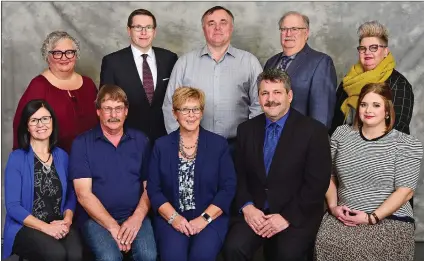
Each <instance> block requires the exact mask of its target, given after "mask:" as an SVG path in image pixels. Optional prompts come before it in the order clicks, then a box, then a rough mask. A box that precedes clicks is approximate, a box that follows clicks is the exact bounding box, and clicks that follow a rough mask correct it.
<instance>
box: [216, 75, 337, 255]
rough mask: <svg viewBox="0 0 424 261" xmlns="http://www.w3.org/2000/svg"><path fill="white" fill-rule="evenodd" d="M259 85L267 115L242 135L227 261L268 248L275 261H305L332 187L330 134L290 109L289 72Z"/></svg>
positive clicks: (260, 80)
mask: <svg viewBox="0 0 424 261" xmlns="http://www.w3.org/2000/svg"><path fill="white" fill-rule="evenodd" d="M257 83H258V89H259V103H260V105H261V107H262V110H263V111H264V112H265V113H264V114H261V115H259V116H256V117H255V118H253V119H250V120H248V121H246V122H244V123H242V124H240V125H239V127H238V129H237V142H236V151H235V167H236V172H237V192H236V197H235V201H234V205H235V208H236V211H237V213H236V215H235V217H234V218H233V222H232V226H231V228H230V231H229V234H228V236H227V239H226V242H225V244H224V257H225V260H226V261H239V260H240V261H241V260H250V259H251V258H252V257H253V255H254V254H255V252H256V250H257V249H258V248H259V247H260V246H261V245H262V244H264V252H265V257H266V259H267V260H272V261H273V260H278V261H289V260H290V261H297V260H304V258H305V255H306V253H307V250H308V248H309V247H310V245H311V244H312V243H313V240H314V238H315V236H316V233H317V232H318V228H319V225H320V222H321V219H322V216H323V207H324V206H323V205H324V200H325V193H326V191H327V189H328V186H329V184H330V173H331V154H330V144H329V140H328V134H327V129H326V127H325V126H324V125H323V124H322V123H320V122H318V121H316V120H314V119H312V118H310V117H306V116H304V115H302V114H301V113H300V112H298V111H297V110H296V109H294V108H291V107H290V103H291V101H292V99H293V92H292V90H291V82H290V78H289V76H288V74H287V73H286V72H284V71H281V70H278V69H268V70H265V71H264V72H263V73H261V74H260V75H259V76H258V80H257Z"/></svg>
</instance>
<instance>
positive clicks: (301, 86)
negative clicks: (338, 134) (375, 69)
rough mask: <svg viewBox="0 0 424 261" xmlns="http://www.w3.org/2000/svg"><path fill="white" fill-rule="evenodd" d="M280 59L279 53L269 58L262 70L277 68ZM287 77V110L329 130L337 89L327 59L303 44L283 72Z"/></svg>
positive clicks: (335, 77) (330, 62) (334, 75)
mask: <svg viewBox="0 0 424 261" xmlns="http://www.w3.org/2000/svg"><path fill="white" fill-rule="evenodd" d="M282 56H283V53H282V52H281V53H279V54H276V55H274V56H273V57H271V58H270V59H269V60H268V61H267V62H266V63H265V66H264V70H265V69H268V68H277V66H278V65H279V64H280V61H281V58H282ZM287 73H288V74H289V76H290V79H291V84H292V90H293V101H292V103H291V106H292V107H293V108H294V109H296V110H298V111H299V112H301V113H302V114H303V115H306V116H310V117H312V118H314V119H316V120H318V121H320V122H322V123H323V124H324V125H326V126H327V128H330V126H331V120H332V119H333V112H334V105H335V102H336V88H337V75H336V69H335V67H334V64H333V60H332V59H331V57H330V56H328V55H327V54H325V53H321V52H317V51H315V50H313V49H312V48H310V47H309V45H308V44H306V45H305V47H304V48H303V49H302V50H301V51H300V52H298V53H297V55H296V57H295V59H294V60H293V61H292V62H291V64H290V66H289V67H288V68H287Z"/></svg>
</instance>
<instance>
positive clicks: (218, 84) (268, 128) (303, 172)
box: [2, 6, 423, 261]
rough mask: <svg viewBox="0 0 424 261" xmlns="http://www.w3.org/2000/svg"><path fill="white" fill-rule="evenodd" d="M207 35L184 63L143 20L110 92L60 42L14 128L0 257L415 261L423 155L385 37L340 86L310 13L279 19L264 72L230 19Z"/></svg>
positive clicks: (409, 98) (207, 21)
mask: <svg viewBox="0 0 424 261" xmlns="http://www.w3.org/2000/svg"><path fill="white" fill-rule="evenodd" d="M201 23H202V28H203V32H204V36H205V40H206V44H205V45H204V46H203V47H201V48H199V49H196V50H193V51H191V52H189V53H187V54H184V55H183V56H181V57H180V58H178V57H177V55H176V54H175V53H173V52H171V51H169V50H166V49H163V48H159V47H154V46H153V45H152V43H153V40H154V38H155V36H156V28H157V22H156V18H155V16H154V15H153V14H152V13H151V12H150V11H148V10H145V9H137V10H135V11H133V12H132V13H131V14H130V15H129V17H128V22H127V32H128V36H129V38H130V42H131V44H130V46H129V47H127V48H124V49H122V50H119V51H117V52H114V53H112V54H109V55H106V56H105V57H104V58H103V60H102V64H101V73H100V86H99V90H97V88H96V86H95V84H94V82H93V81H92V80H91V79H90V78H88V77H86V76H82V75H80V74H78V73H77V72H75V63H76V61H77V59H79V58H80V44H79V42H78V41H77V40H76V39H75V38H74V37H72V36H71V35H69V34H68V33H66V32H62V31H55V32H52V33H51V34H49V35H48V36H47V39H46V40H45V41H44V43H43V45H42V48H41V53H42V56H43V58H44V59H45V61H46V62H47V64H48V68H47V69H46V70H45V71H43V72H42V73H41V74H40V75H38V76H36V77H35V78H34V79H33V80H32V81H31V82H30V84H29V86H28V88H27V89H26V91H25V93H24V94H23V96H22V98H21V99H20V101H19V104H18V108H17V110H16V114H15V118H14V122H13V129H14V143H13V149H14V151H13V152H11V154H10V156H9V159H8V162H7V165H6V170H5V188H4V189H5V205H6V210H7V214H6V223H5V226H4V242H3V251H2V253H3V255H2V258H7V257H8V256H10V255H12V254H17V255H19V256H20V257H22V258H26V259H29V260H31V261H33V260H35V261H37V260H45V261H53V260H54V261H62V260H63V261H65V260H69V261H71V260H72V261H77V260H87V259H86V257H83V252H84V248H87V249H88V250H89V252H91V254H92V255H93V256H94V259H95V260H111V261H117V260H123V259H124V258H126V257H127V256H128V257H131V258H132V259H133V260H135V261H141V260H142V261H155V260H162V261H180V260H181V261H215V260H216V258H217V256H218V254H219V253H220V252H221V253H222V256H223V258H224V260H226V261H238V260H240V261H241V260H246V261H247V260H251V259H252V258H253V256H254V255H255V253H256V251H257V250H258V249H259V248H260V247H261V246H262V245H263V247H264V255H265V257H266V259H267V260H270V261H272V260H278V261H280V260H286V261H301V260H306V259H307V258H310V259H314V260H319V261H321V260H322V261H328V260H334V261H337V260H343V261H345V260H385V261H386V260H411V261H412V260H413V257H414V217H413V211H412V205H411V203H410V201H409V200H410V199H411V198H412V197H413V194H414V190H415V189H416V186H417V182H418V177H419V173H420V164H421V159H422V155H423V147H422V144H421V142H420V141H419V140H417V139H416V138H415V137H413V136H411V135H409V134H410V133H409V124H410V121H411V117H412V111H413V105H414V96H413V92H412V87H411V85H410V84H409V82H408V81H407V80H406V78H405V77H404V76H403V75H402V74H401V73H399V72H398V71H396V70H395V65H396V63H395V59H394V57H393V55H392V53H391V52H390V51H389V47H388V32H387V29H386V28H385V27H384V26H383V25H381V24H380V23H378V22H376V21H371V22H366V23H364V24H362V25H361V26H360V27H359V29H358V36H359V46H358V47H357V50H358V53H359V59H358V63H357V64H355V65H353V66H352V68H351V69H350V71H349V72H348V73H347V74H346V76H345V77H344V78H343V80H342V82H341V83H340V86H339V87H338V88H336V84H337V83H336V81H337V77H336V71H335V67H334V64H333V61H332V59H331V57H330V56H328V55H327V54H324V53H322V52H318V51H316V50H313V49H312V48H311V47H309V45H308V44H307V41H308V38H309V32H310V31H309V18H308V17H307V16H305V15H303V14H301V13H298V12H294V11H291V12H287V13H285V14H284V15H283V16H282V17H281V19H280V20H279V22H278V26H279V30H280V37H281V46H282V49H283V51H282V52H281V53H279V54H276V55H275V56H273V57H271V58H270V59H269V60H268V61H267V62H266V64H265V66H264V69H262V66H261V64H260V63H259V61H258V59H257V58H256V57H255V56H254V55H253V54H251V53H249V52H247V51H244V50H240V49H237V48H236V47H234V46H232V45H231V44H230V41H231V36H232V33H233V29H234V16H233V14H232V13H231V11H230V10H228V9H226V8H224V7H221V6H215V7H212V8H210V9H209V10H207V11H206V12H205V13H204V14H203V16H202V17H201ZM329 135H331V138H330V139H329ZM325 206H326V208H325ZM310 253H313V255H312V256H311V255H310ZM158 257H159V259H158Z"/></svg>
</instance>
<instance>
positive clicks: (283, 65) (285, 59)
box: [278, 55, 292, 71]
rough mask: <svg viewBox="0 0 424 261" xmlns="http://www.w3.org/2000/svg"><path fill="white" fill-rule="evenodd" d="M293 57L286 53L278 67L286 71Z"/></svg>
mask: <svg viewBox="0 0 424 261" xmlns="http://www.w3.org/2000/svg"><path fill="white" fill-rule="evenodd" d="M291 59H292V58H291V57H289V56H285V55H284V56H283V58H282V59H281V62H280V64H279V65H278V69H280V70H282V71H285V70H286V68H287V65H288V64H289V62H290V61H291Z"/></svg>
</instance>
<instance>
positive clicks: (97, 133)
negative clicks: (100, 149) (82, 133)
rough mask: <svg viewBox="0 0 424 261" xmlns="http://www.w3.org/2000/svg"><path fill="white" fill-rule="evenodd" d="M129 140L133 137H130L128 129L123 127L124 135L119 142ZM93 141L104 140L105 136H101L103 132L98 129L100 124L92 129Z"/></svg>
mask: <svg viewBox="0 0 424 261" xmlns="http://www.w3.org/2000/svg"><path fill="white" fill-rule="evenodd" d="M127 137H128V138H130V139H133V138H134V136H133V135H132V133H131V132H130V131H128V128H127V127H125V125H124V135H123V136H122V138H121V140H124V139H125V138H127ZM94 139H95V140H98V139H106V137H105V135H104V134H103V130H102V128H101V127H100V123H99V124H97V126H96V127H94Z"/></svg>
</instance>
